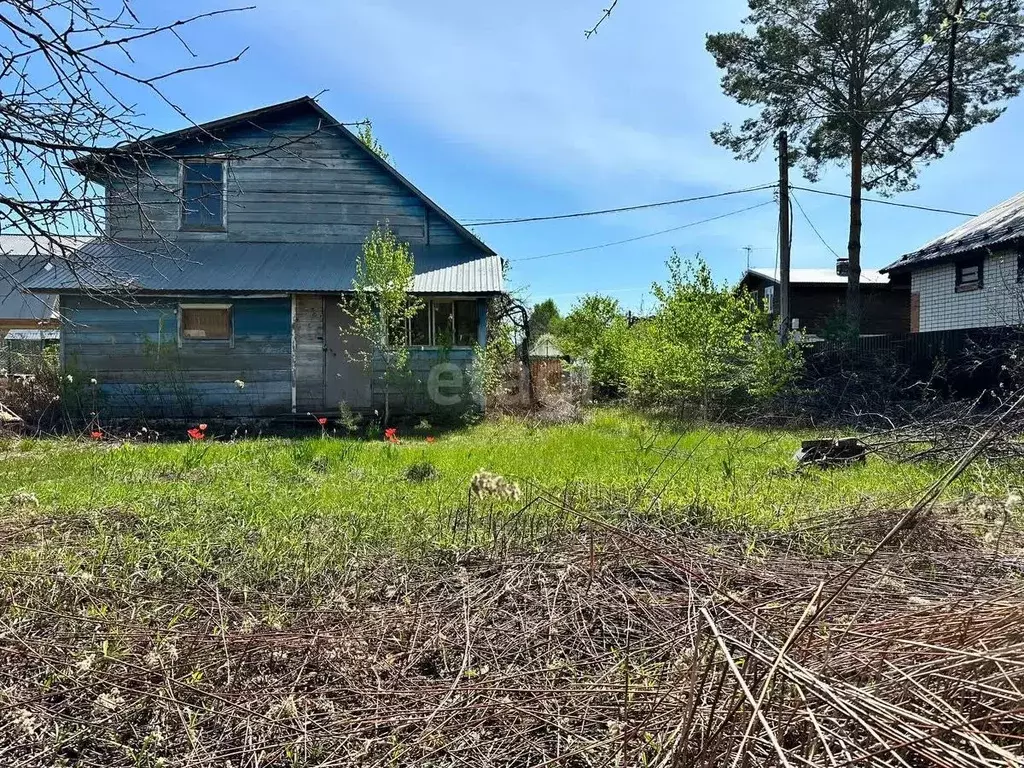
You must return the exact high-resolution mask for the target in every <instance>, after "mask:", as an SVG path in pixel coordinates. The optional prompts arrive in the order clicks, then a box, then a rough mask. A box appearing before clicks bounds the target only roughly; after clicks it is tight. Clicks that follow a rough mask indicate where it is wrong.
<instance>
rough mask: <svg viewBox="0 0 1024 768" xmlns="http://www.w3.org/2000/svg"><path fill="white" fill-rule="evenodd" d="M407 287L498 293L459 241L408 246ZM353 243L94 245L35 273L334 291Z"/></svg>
mask: <svg viewBox="0 0 1024 768" xmlns="http://www.w3.org/2000/svg"><path fill="white" fill-rule="evenodd" d="M412 252H413V259H414V262H415V273H416V274H415V278H414V279H413V286H412V290H413V292H415V293H430V294H444V293H452V294H498V293H503V292H504V283H503V278H502V268H501V259H500V258H499V257H498V256H493V255H481V254H480V252H479V251H478V250H476V249H474V248H471V247H467V246H418V245H413V246H412ZM361 253H362V246H361V245H359V244H343V243H232V242H204V241H179V242H177V243H170V242H128V241H117V242H110V241H107V242H96V243H92V244H89V245H86V246H85V247H84V248H82V249H81V251H80V252H79V258H78V260H77V264H76V267H77V268H76V269H75V270H74V272H72V271H71V270H69V269H68V268H67V267H64V266H61V265H57V266H56V267H55V268H54V269H51V270H49V271H46V272H41V273H39V274H37V275H35V276H34V277H33V278H32V280H30V281H29V282H28V286H29V288H31V290H33V291H35V292H39V293H68V292H76V291H87V290H94V291H95V290H100V291H104V290H105V291H115V290H132V291H138V292H151V293H167V292H181V291H188V292H193V291H194V292H231V293H275V292H288V293H340V292H344V291H349V290H351V289H352V280H353V279H354V278H355V274H356V260H357V258H358V257H359V255H360V254H361Z"/></svg>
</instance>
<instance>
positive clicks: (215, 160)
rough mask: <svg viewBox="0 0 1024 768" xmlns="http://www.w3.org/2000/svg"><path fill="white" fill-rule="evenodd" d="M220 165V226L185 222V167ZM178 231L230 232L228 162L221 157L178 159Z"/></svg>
mask: <svg viewBox="0 0 1024 768" xmlns="http://www.w3.org/2000/svg"><path fill="white" fill-rule="evenodd" d="M186 165H219V166H220V168H221V171H220V225H219V226H218V225H209V226H199V225H192V224H188V223H186V221H185V204H186V202H187V201H186V198H185V166H186ZM178 196H179V201H178V231H179V232H213V233H217V232H227V231H228V161H227V160H225V159H223V158H219V157H208V156H200V157H181V158H178Z"/></svg>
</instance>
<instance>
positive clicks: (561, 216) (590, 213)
mask: <svg viewBox="0 0 1024 768" xmlns="http://www.w3.org/2000/svg"><path fill="white" fill-rule="evenodd" d="M777 186H778V184H762V185H760V186H757V187H748V188H747V189H735V190H732V191H730V192H719V193H718V194H715V195H701V196H700V197H684V198H680V199H678V200H663V201H661V202H658V203H643V204H641V205H627V206H624V207H622V208H605V209H603V210H599V211H579V212H577V213H561V214H557V215H554V216H528V217H525V218H520V219H491V220H489V221H487V220H485V221H473V220H472V219H468V220H466V221H465V223H466V224H467V225H468V226H471V227H494V226H499V225H504V224H528V223H531V222H536V221H559V220H562V219H581V218H584V217H587V216H603V215H605V214H609V213H627V212H629V211H642V210H646V209H649V208H663V207H665V206H668V205H680V204H682V203H696V202H699V201H701V200H715V199H717V198H719V197H729V196H731V195H744V194H747V193H749V192H760V191H762V190H765V189H774V188H775V187H777Z"/></svg>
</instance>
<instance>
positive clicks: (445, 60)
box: [252, 0, 771, 200]
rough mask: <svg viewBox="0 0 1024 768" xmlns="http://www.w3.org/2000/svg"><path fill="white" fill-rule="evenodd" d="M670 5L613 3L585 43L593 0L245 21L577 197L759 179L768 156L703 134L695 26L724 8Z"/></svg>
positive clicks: (448, 5)
mask: <svg viewBox="0 0 1024 768" xmlns="http://www.w3.org/2000/svg"><path fill="white" fill-rule="evenodd" d="M723 5H725V6H730V5H736V3H725V4H723ZM674 6H675V4H666V7H662V8H656V7H653V6H652V5H649V4H643V9H642V10H641V9H639V8H638V7H632V8H631V7H630V6H626V5H624V6H622V10H620V11H617V12H616V14H615V16H614V17H613V19H612V20H611V21H609V22H608V23H607V24H606V26H605V27H604V28H603V29H602V31H601V33H600V34H599V35H598V36H596V37H594V38H592V39H591V40H589V41H587V40H584V38H583V35H582V30H583V28H584V27H585V26H587V25H588V24H589V23H590V22H591V21H592V19H593V18H596V15H597V14H598V13H599V12H600V8H601V7H602V3H601V2H594V3H590V2H576V3H565V4H554V3H550V2H548V1H546V0H524V2H521V3H514V4H492V3H475V2H471V1H470V0H438V1H437V2H432V3H415V4H413V3H408V2H405V1H404V0H379V1H377V2H372V3H371V2H364V3H346V4H344V6H343V7H341V6H339V7H336V8H334V9H325V8H324V4H323V3H321V2H315V3H314V2H312V1H308V2H293V3H288V4H287V5H284V4H281V5H278V6H275V7H274V8H275V10H271V9H270V8H267V9H265V12H263V13H261V14H260V15H258V16H253V17H252V18H253V19H254V20H255V21H257V22H258V23H261V24H266V23H268V22H270V23H272V24H273V25H274V27H275V29H274V30H273V32H274V35H275V36H277V37H278V38H279V39H281V40H286V41H288V44H289V45H290V46H291V47H292V50H298V51H305V52H307V53H306V56H307V58H306V59H305V61H304V65H305V66H306V67H312V66H316V67H318V68H321V69H322V70H323V71H324V72H325V73H329V74H327V75H325V81H327V82H329V81H337V80H339V79H341V78H342V77H344V78H345V79H347V80H350V81H352V82H353V85H354V87H357V88H361V89H365V90H367V91H372V92H374V93H375V95H376V96H377V97H378V98H380V99H382V100H385V101H392V102H395V104H396V106H397V107H398V108H399V110H400V111H402V112H403V113H404V114H406V115H408V117H409V119H410V120H413V121H419V122H421V123H422V124H423V125H424V126H425V127H426V128H428V129H429V130H431V131H432V132H434V133H436V134H438V135H440V136H443V137H445V139H446V140H448V141H452V142H457V143H462V144H465V145H468V146H469V147H471V148H473V149H475V150H476V151H477V152H479V153H480V154H481V155H483V156H486V157H487V159H488V161H489V162H497V163H500V164H503V165H505V166H506V167H508V168H510V169H512V170H514V171H516V172H519V173H522V174H524V175H526V176H529V177H531V178H533V179H537V178H540V179H542V180H543V181H544V182H546V183H549V184H552V183H553V184H556V185H559V186H562V187H569V188H571V189H573V190H575V191H577V192H578V193H581V194H583V195H586V194H587V192H588V191H593V190H594V189H595V187H596V188H597V189H598V190H599V196H600V197H601V199H602V200H608V199H609V194H611V195H612V198H611V199H613V200H614V199H615V197H616V195H615V192H616V190H622V191H621V192H620V193H619V194H621V195H622V196H628V197H629V198H630V199H631V200H635V199H636V198H637V196H638V195H644V194H655V193H658V192H659V191H663V190H668V189H672V190H676V191H678V190H679V189H680V187H697V188H702V189H726V188H735V187H739V186H745V185H748V184H752V183H760V182H761V181H765V180H766V178H765V174H766V173H767V175H768V176H769V177H770V176H771V165H770V163H769V164H767V165H766V166H765V167H758V168H755V167H751V166H749V165H747V164H743V163H736V162H734V161H733V160H732V159H731V158H730V156H729V154H728V153H727V152H726V151H724V150H722V149H719V148H717V147H715V146H713V145H712V143H711V141H710V139H709V138H708V131H709V130H711V129H712V128H714V127H716V126H717V124H718V122H719V121H720V119H721V115H722V114H723V113H729V112H730V104H729V102H728V101H727V100H725V99H724V98H723V97H722V96H721V95H720V94H719V93H718V85H717V73H716V71H715V68H714V65H713V62H712V61H711V60H710V57H709V56H708V54H707V53H706V52H705V51H704V49H703V34H704V30H705V29H707V28H708V25H709V24H710V25H711V28H719V27H722V28H725V27H727V26H731V25H732V24H734V17H736V16H737V14H736V13H735V9H732V10H731V11H729V12H728V13H726V16H728V21H726V20H725V19H724V18H719V19H715V18H709V16H711V15H712V14H716V13H717V14H718V15H719V16H720V17H721V9H718V10H715V11H711V12H710V13H709V12H708V11H703V12H701V16H702V18H701V20H700V22H699V23H695V21H694V18H693V14H694V8H695V6H693V5H691V6H690V7H689V8H686V9H683V8H675V7H674ZM737 7H742V4H738V6H737ZM727 11H728V8H727ZM297 39H298V40H299V41H300V42H299V44H297V45H296V44H295V41H296V40H297ZM638 41H642V44H641V43H639V42H638ZM325 84H326V83H325ZM627 183H628V184H629V187H628V190H627V189H623V188H622V185H624V184H627Z"/></svg>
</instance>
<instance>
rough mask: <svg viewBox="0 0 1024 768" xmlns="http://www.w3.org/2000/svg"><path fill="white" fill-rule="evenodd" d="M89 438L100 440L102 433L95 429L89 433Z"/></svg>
mask: <svg viewBox="0 0 1024 768" xmlns="http://www.w3.org/2000/svg"><path fill="white" fill-rule="evenodd" d="M89 437H91V438H92V439H93V440H102V439H103V432H102V431H100V430H98V429H95V430H93V431H92V432H90V433H89Z"/></svg>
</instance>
